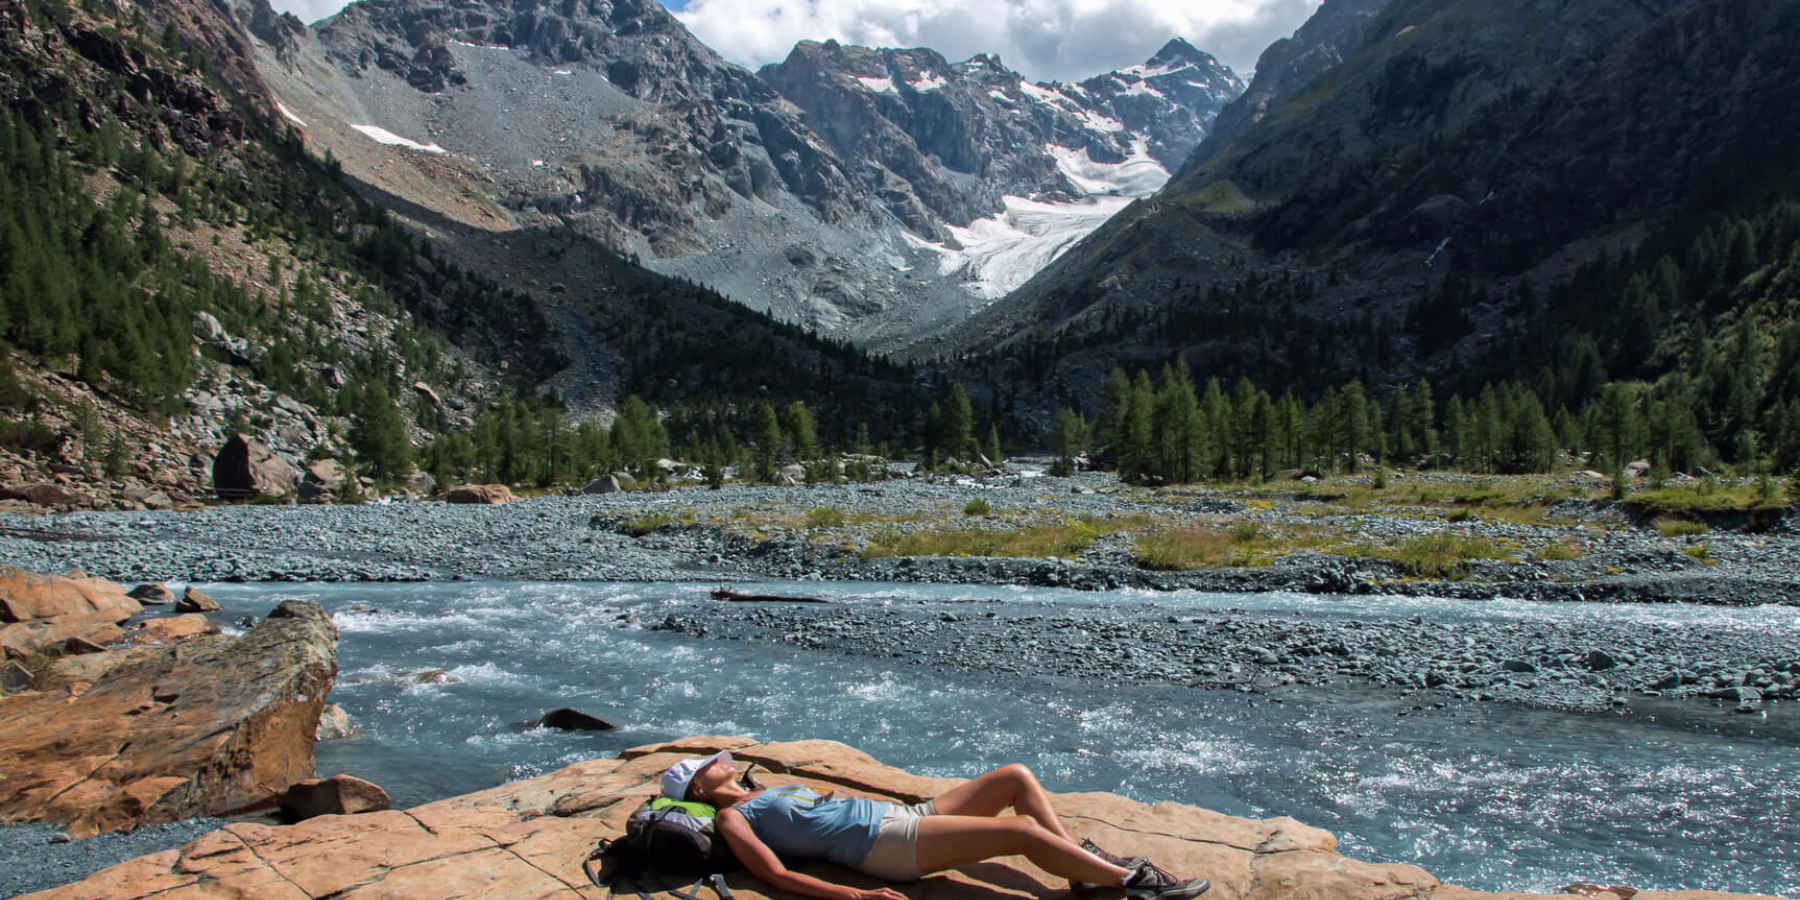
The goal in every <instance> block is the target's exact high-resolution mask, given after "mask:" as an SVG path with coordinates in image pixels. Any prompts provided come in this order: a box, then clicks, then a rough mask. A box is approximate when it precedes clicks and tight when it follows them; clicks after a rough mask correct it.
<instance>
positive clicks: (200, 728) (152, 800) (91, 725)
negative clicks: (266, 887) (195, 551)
mask: <svg viewBox="0 0 1800 900" xmlns="http://www.w3.org/2000/svg"><path fill="white" fill-rule="evenodd" d="M193 620H198V621H197V622H195V621H193ZM153 621H156V622H177V623H182V622H187V623H190V624H191V625H192V626H193V627H191V628H178V629H176V630H175V632H174V633H171V634H168V635H166V637H167V639H168V640H170V641H177V640H178V641H179V643H174V644H169V645H165V644H163V643H160V642H159V643H157V644H153V645H151V646H145V647H139V648H135V649H124V650H110V651H105V652H100V653H93V654H87V655H80V656H75V657H69V658H65V659H63V660H59V661H58V662H57V663H56V664H54V665H53V666H51V667H50V668H49V669H47V670H46V671H44V672H40V673H36V674H35V675H34V678H33V680H32V684H31V687H32V690H30V691H27V692H25V693H21V694H17V695H15V696H11V697H8V698H5V699H4V700H0V758H4V759H6V760H7V764H6V768H5V770H4V771H3V772H0V820H3V821H6V822H31V821H42V822H49V823H52V824H56V825H58V826H61V827H63V828H65V829H66V830H67V833H68V834H70V835H71V836H74V837H78V838H79V837H86V836H88V835H92V834H95V833H96V832H104V831H128V830H132V829H135V828H138V827H141V826H144V825H151V824H157V823H163V822H173V821H177V820H180V819H184V818H189V817H192V816H196V815H202V814H206V815H216V814H220V813H224V812H227V811H232V810H239V809H243V808H246V807H250V806H254V805H257V804H260V803H266V802H268V801H270V800H271V799H272V798H273V796H274V795H275V794H277V793H279V792H281V791H282V790H285V789H286V788H287V787H288V786H289V785H291V784H293V783H294V782H297V781H300V780H302V779H306V778H310V777H312V763H313V732H314V729H315V728H316V727H317V724H318V721H319V711H320V709H321V708H322V707H323V706H324V698H325V693H326V692H327V691H328V690H329V689H330V687H331V683H332V680H333V679H334V678H335V677H336V674H337V665H336V644H337V629H336V627H335V626H334V625H332V623H331V619H330V617H329V616H327V615H326V614H325V612H324V610H323V609H321V608H320V607H319V606H318V605H317V604H314V603H307V602H303V601H295V600H289V601H284V602H283V603H282V604H281V605H280V606H278V607H277V608H276V609H275V610H274V611H273V612H272V613H270V615H269V618H268V619H266V620H265V621H263V622H262V623H260V624H259V625H257V626H256V627H254V628H251V629H249V630H248V631H246V632H245V633H244V634H243V635H241V636H239V637H236V638H232V637H227V636H224V635H217V634H204V633H201V634H199V635H198V636H193V635H194V632H197V631H204V630H206V626H207V625H208V623H206V621H205V620H204V619H203V618H201V617H198V616H193V617H187V616H183V617H177V618H176V619H163V620H153ZM72 666H73V668H72Z"/></svg>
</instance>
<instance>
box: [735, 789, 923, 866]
mask: <svg viewBox="0 0 1800 900" xmlns="http://www.w3.org/2000/svg"><path fill="white" fill-rule="evenodd" d="M831 794H832V792H831V791H821V790H818V789H816V788H809V787H807V786H805V785H802V784H790V785H788V786H786V787H779V788H769V789H768V790H765V791H763V792H762V793H760V794H757V795H756V796H755V797H752V798H750V799H749V800H746V801H745V802H744V803H743V804H742V805H739V806H734V807H732V809H735V810H737V811H738V812H739V813H742V814H743V816H744V820H745V821H747V822H749V823H750V830H751V831H754V832H756V837H757V838H758V839H759V840H761V841H762V842H763V843H764V844H767V845H768V847H769V849H770V850H773V851H775V855H776V856H779V857H782V858H783V859H825V860H830V861H831V862H834V863H838V864H840V865H845V866H854V865H856V864H857V863H859V862H862V861H863V857H866V856H868V855H869V848H870V847H873V846H874V845H875V832H876V830H877V827H878V826H879V825H880V824H881V817H882V816H884V815H886V814H887V811H888V808H889V806H891V805H892V804H888V803H884V802H882V801H880V800H865V799H863V798H861V797H845V798H843V799H837V800H833V799H830V798H831Z"/></svg>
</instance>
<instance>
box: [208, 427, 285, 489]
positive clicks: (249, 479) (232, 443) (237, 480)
mask: <svg viewBox="0 0 1800 900" xmlns="http://www.w3.org/2000/svg"><path fill="white" fill-rule="evenodd" d="M212 472H213V491H214V493H216V494H218V495H219V496H220V497H222V498H225V499H227V500H248V499H251V498H254V497H285V496H287V495H288V494H290V493H293V491H294V485H295V483H296V482H298V481H299V480H300V473H299V472H298V471H296V470H295V469H294V467H293V466H292V465H290V464H289V463H288V461H287V460H285V459H282V458H281V457H280V456H277V455H276V454H275V451H273V450H270V449H269V447H268V445H267V444H264V443H263V442H262V441H258V440H255V439H250V440H245V438H244V436H243V435H240V434H234V435H232V436H231V438H230V439H229V440H227V441H226V442H225V446H223V447H221V448H219V454H218V455H217V456H215V457H213V470H212Z"/></svg>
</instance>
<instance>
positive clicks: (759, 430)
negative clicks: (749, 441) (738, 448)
mask: <svg viewBox="0 0 1800 900" xmlns="http://www.w3.org/2000/svg"><path fill="white" fill-rule="evenodd" d="M780 453H781V420H780V419H779V418H777V417H776V415H775V407H773V406H770V405H769V404H767V403H761V404H758V405H757V407H756V477H757V478H760V479H762V480H763V481H774V480H775V471H776V468H777V466H779V465H780V458H781V457H780Z"/></svg>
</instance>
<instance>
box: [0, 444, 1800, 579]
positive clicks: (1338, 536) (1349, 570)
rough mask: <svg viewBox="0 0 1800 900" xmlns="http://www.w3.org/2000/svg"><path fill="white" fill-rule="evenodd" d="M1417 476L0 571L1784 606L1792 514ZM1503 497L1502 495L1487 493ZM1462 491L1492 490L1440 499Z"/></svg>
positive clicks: (213, 521)
mask: <svg viewBox="0 0 1800 900" xmlns="http://www.w3.org/2000/svg"><path fill="white" fill-rule="evenodd" d="M1427 478H1428V476H1414V483H1412V484H1411V485H1410V488H1411V491H1412V492H1411V493H1410V494H1408V495H1406V496H1405V497H1404V498H1402V497H1399V496H1395V497H1392V498H1389V499H1388V500H1386V501H1382V502H1370V501H1369V500H1368V497H1367V496H1364V495H1367V494H1368V493H1369V492H1370V489H1369V488H1368V486H1367V484H1366V482H1367V479H1363V480H1362V481H1347V482H1344V483H1341V484H1332V485H1327V486H1325V487H1324V488H1320V489H1317V490H1315V489H1314V486H1307V490H1308V491H1309V492H1310V493H1305V494H1283V493H1280V492H1275V493H1268V492H1264V493H1260V494H1257V495H1256V496H1248V495H1245V494H1242V493H1238V494H1233V493H1228V492H1219V491H1205V490H1158V491H1152V490H1146V489H1141V488H1133V487H1129V486H1125V485H1121V484H1120V483H1119V482H1118V481H1117V480H1116V479H1114V478H1113V477H1112V476H1110V475H1104V474H1085V475H1080V476H1077V477H1075V478H1070V479H1060V478H1031V477H1010V476H1009V477H1006V478H998V479H990V480H987V481H985V482H976V481H972V480H968V479H959V480H945V479H931V478H911V479H902V480H896V481H888V482H882V483H879V484H875V485H821V486H812V487H798V488H776V487H761V486H746V485H732V486H728V487H727V488H726V489H724V490H721V491H708V490H705V489H704V488H689V489H682V490H676V491H670V492H662V493H625V494H609V495H604V496H577V497H545V498H537V499H532V500H526V501H521V502H515V503H510V504H507V505H502V506H462V505H453V504H444V503H438V502H429V503H393V504H377V505H370V506H284V507H263V506H239V507H219V508H212V509H207V510H202V511H197V512H189V513H154V512H136V513H133V512H121V513H68V514H62V515H55V516H43V517H9V518H8V519H7V520H6V521H4V523H0V561H4V562H9V563H13V564H16V565H20V566H23V567H26V568H37V569H42V570H60V569H62V568H67V567H69V566H75V565H78V566H81V567H82V568H83V569H85V570H86V571H88V572H91V573H94V574H97V575H101V576H104V577H108V578H113V579H116V580H121V581H162V580H177V581H180V580H194V581H202V582H206V581H423V580H451V579H463V578H518V579H536V580H603V581H682V580H707V579H715V580H721V579H722V580H756V579H763V578H778V579H799V578H820V579H829V580H843V581H905V582H937V583H969V584H1021V585H1035V586H1057V587H1072V588H1077V589H1084V590H1103V589H1110V588H1116V587H1143V588H1149V589H1156V590H1174V589H1192V590H1208V591H1226V592H1267V591H1300V592H1310V593H1321V594H1365V593H1385V594H1404V595H1414V596H1441V597H1449V598H1465V599H1489V598H1493V597H1514V598H1522V599H1542V600H1600V601H1616V602H1667V601H1686V602H1698V603H1712V604H1724V605H1744V606H1750V605H1761V604H1768V603H1790V604H1793V603H1800V576H1796V575H1795V572H1800V529H1796V527H1795V524H1794V523H1795V520H1794V519H1793V518H1792V517H1791V516H1790V517H1777V516H1771V517H1766V518H1764V519H1760V520H1759V522H1758V525H1757V527H1759V528H1761V529H1762V530H1761V531H1759V532H1755V533H1752V532H1749V531H1744V530H1729V529H1726V528H1724V527H1721V528H1720V529H1719V530H1717V531H1714V530H1711V528H1710V527H1709V526H1706V525H1704V524H1701V523H1697V522H1696V523H1689V525H1688V526H1685V527H1683V528H1680V529H1675V528H1666V527H1661V526H1660V525H1657V524H1656V523H1649V522H1644V521H1640V520H1639V518H1638V517H1635V514H1633V513H1632V512H1631V511H1629V510H1626V509H1622V508H1620V507H1618V506H1617V505H1616V504H1611V503H1609V502H1607V501H1603V500H1579V499H1570V498H1569V496H1568V494H1567V493H1566V492H1564V491H1563V490H1562V488H1561V487H1559V486H1558V485H1556V484H1554V483H1549V484H1546V483H1543V482H1541V480H1540V481H1539V482H1535V483H1533V482H1521V483H1511V482H1503V481H1497V480H1492V479H1473V478H1468V477H1464V476H1429V478H1430V481H1429V483H1427V481H1426V479H1427ZM1496 485H1497V486H1496ZM1521 485H1523V486H1522V487H1521ZM1533 490H1536V491H1537V492H1538V493H1539V494H1541V495H1542V496H1536V497H1534V496H1533V495H1532V493H1531V492H1532V491H1533ZM1503 491H1513V492H1515V493H1516V494H1518V497H1517V499H1516V500H1515V499H1512V498H1505V499H1504V501H1503V502H1498V503H1496V502H1494V501H1493V500H1492V499H1491V498H1493V497H1494V496H1496V495H1497V493H1499V492H1503ZM1359 492H1360V493H1359ZM1438 494H1442V495H1444V496H1443V497H1438V496H1437V495H1438ZM1471 495H1473V496H1481V497H1487V498H1490V499H1489V500H1487V501H1483V502H1485V503H1486V504H1487V505H1482V504H1481V503H1472V502H1465V501H1464V500H1461V499H1458V498H1459V497H1467V496H1471ZM1419 498H1431V499H1429V500H1425V499H1419ZM975 501H980V505H976V504H975ZM1421 504H1427V505H1421Z"/></svg>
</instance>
